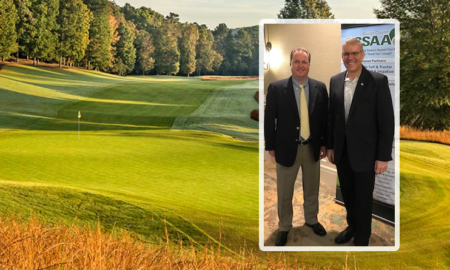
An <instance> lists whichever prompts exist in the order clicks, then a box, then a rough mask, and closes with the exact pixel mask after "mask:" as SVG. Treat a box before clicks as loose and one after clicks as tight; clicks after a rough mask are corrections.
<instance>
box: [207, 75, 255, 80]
mask: <svg viewBox="0 0 450 270" xmlns="http://www.w3.org/2000/svg"><path fill="white" fill-rule="evenodd" d="M258 79H259V77H251V76H248V77H246V76H242V77H227V76H213V77H208V76H203V77H202V81H242V80H258Z"/></svg>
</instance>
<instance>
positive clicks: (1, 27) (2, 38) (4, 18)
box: [0, 0, 18, 61]
mask: <svg viewBox="0 0 450 270" xmlns="http://www.w3.org/2000/svg"><path fill="white" fill-rule="evenodd" d="M17 20H18V16H17V10H16V7H15V6H14V3H13V1H12V0H2V1H1V2H0V58H1V60H2V61H4V60H5V59H8V58H9V56H10V55H11V53H13V52H15V51H16V50H17V45H16V42H17V34H16V23H17Z"/></svg>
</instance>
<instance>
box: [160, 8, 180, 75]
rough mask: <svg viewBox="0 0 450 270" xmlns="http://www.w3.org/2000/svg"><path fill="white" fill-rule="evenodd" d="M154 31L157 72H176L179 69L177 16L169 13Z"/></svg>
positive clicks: (169, 73)
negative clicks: (169, 15)
mask: <svg viewBox="0 0 450 270" xmlns="http://www.w3.org/2000/svg"><path fill="white" fill-rule="evenodd" d="M175 15H176V14H175ZM155 33H156V35H154V36H155V40H156V42H155V45H156V46H155V48H156V52H155V63H156V69H157V71H156V72H157V74H168V75H171V74H177V73H178V71H179V70H180V51H179V50H178V37H179V35H180V30H179V23H178V22H177V16H174V14H173V13H171V17H167V18H166V20H165V21H164V22H163V23H162V24H161V26H159V27H158V28H157V29H156V30H155Z"/></svg>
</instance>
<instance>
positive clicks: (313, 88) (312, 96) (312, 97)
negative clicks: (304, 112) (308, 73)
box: [308, 78, 318, 116]
mask: <svg viewBox="0 0 450 270" xmlns="http://www.w3.org/2000/svg"><path fill="white" fill-rule="evenodd" d="M317 91H318V90H317V84H316V82H315V81H314V80H312V79H311V78H309V104H308V107H309V115H310V116H311V115H312V112H313V111H314V105H315V104H316V98H317Z"/></svg>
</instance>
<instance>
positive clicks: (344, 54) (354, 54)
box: [342, 51, 361, 57]
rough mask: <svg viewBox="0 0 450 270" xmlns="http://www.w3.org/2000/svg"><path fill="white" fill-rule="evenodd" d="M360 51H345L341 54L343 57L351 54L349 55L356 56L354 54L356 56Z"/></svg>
mask: <svg viewBox="0 0 450 270" xmlns="http://www.w3.org/2000/svg"><path fill="white" fill-rule="evenodd" d="M360 53H361V51H359V52H351V53H348V52H345V53H342V56H343V57H349V56H350V55H351V56H353V57H356V56H358V54H360Z"/></svg>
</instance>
